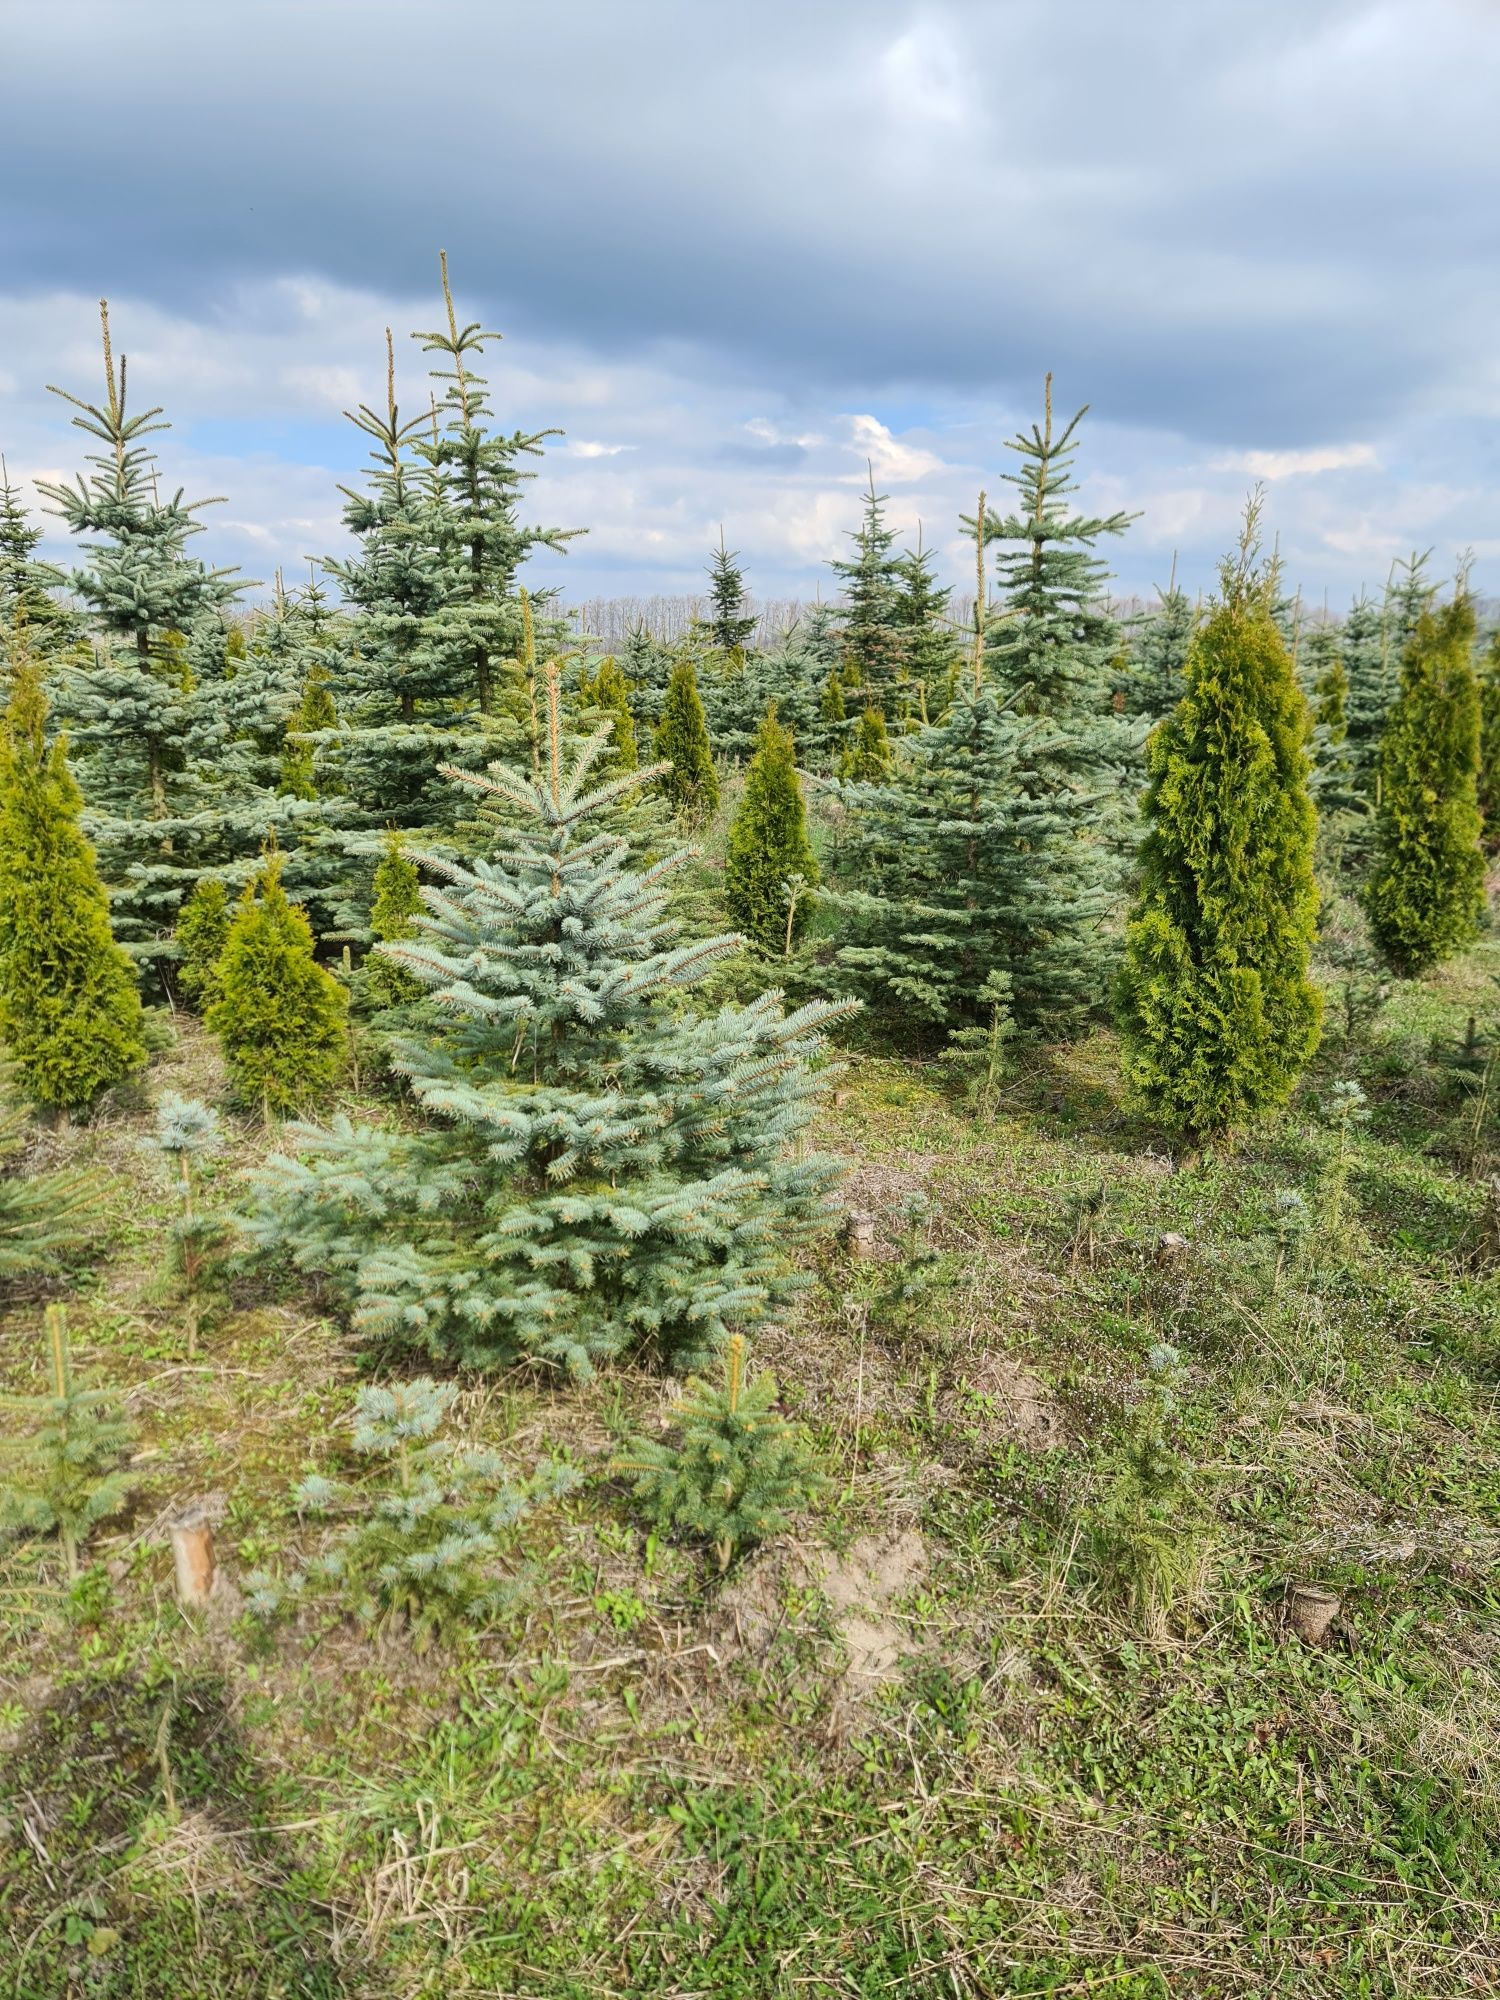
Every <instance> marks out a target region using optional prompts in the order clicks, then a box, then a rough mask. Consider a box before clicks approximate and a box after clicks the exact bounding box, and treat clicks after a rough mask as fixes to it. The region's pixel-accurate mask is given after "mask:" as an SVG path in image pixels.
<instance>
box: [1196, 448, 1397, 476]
mask: <svg viewBox="0 0 1500 2000" xmlns="http://www.w3.org/2000/svg"><path fill="white" fill-rule="evenodd" d="M1214 462H1215V465H1216V466H1218V467H1220V468H1221V469H1222V470H1224V471H1226V472H1248V473H1251V474H1253V475H1254V477H1255V478H1257V479H1289V478H1293V477H1295V476H1298V475H1302V474H1313V473H1319V472H1347V471H1348V470H1349V469H1350V467H1351V466H1359V465H1378V464H1379V463H1380V459H1379V454H1378V453H1377V452H1376V450H1375V447H1374V445H1372V444H1333V445H1314V446H1312V447H1310V448H1309V449H1308V450H1305V451H1241V452H1231V453H1229V454H1228V455H1227V456H1225V457H1223V458H1219V459H1216V460H1215V461H1214Z"/></svg>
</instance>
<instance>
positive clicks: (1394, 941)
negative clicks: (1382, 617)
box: [1366, 588, 1484, 974]
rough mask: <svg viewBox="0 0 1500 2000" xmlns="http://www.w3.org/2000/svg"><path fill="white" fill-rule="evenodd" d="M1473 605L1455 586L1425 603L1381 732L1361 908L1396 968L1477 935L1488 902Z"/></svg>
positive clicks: (1409, 970) (1430, 959) (1439, 955)
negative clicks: (1450, 594) (1370, 857)
mask: <svg viewBox="0 0 1500 2000" xmlns="http://www.w3.org/2000/svg"><path fill="white" fill-rule="evenodd" d="M1473 644H1474V605H1473V600H1472V599H1471V598H1470V597H1469V596H1468V594H1467V592H1466V591H1465V590H1464V589H1462V588H1460V591H1459V594H1458V595H1457V596H1456V597H1455V598H1454V600H1453V602H1452V603H1451V604H1448V605H1445V606H1444V607H1443V609H1442V610H1441V611H1439V612H1438V613H1437V614H1436V615H1435V616H1434V614H1433V613H1432V612H1431V611H1423V612H1422V614H1421V616H1420V618H1419V621H1418V623H1417V627H1416V630H1415V631H1414V633H1413V634H1412V637H1411V640H1410V642H1409V643H1408V645H1407V648H1406V654H1405V658H1404V659H1403V661H1402V665H1401V686H1400V692H1399V693H1398V694H1397V696H1396V700H1395V703H1394V705H1393V707H1392V708H1391V711H1390V714H1389V716H1388V717H1387V720H1386V726H1385V731H1384V733H1383V735H1382V737H1381V740H1380V810H1379V815H1378V818H1377V820H1376V826H1375V846H1376V855H1375V868H1374V873H1373V874H1372V876H1371V879H1370V883H1369V887H1368V890H1367V892H1366V908H1367V910H1368V912H1369V917H1370V928H1371V931H1372V933H1373V935H1374V938H1375V942H1376V944H1377V945H1378V946H1379V947H1380V949H1381V950H1382V951H1383V952H1384V953H1385V955H1386V957H1387V958H1388V959H1389V961H1390V963H1391V965H1392V966H1393V968H1394V969H1395V970H1396V971H1398V972H1401V973H1405V974H1413V973H1419V972H1425V971H1426V970H1427V968H1428V967H1429V966H1432V965H1435V964H1437V963H1438V961H1439V960H1441V959H1444V958H1447V957H1448V956H1450V955H1451V954H1452V953H1453V952H1455V951H1457V950H1459V949H1461V947H1462V946H1464V945H1465V944H1467V943H1468V942H1469V941H1470V939H1471V938H1472V937H1473V936H1474V935H1475V932H1476V931H1477V929H1478V926H1479V918H1480V916H1481V914H1482V912H1483V909H1484V856H1483V853H1482V852H1481V849H1480V832H1481V822H1480V814H1479V801H1478V777H1479V690H1478V686H1477V684H1476V682H1475V678H1474V667H1473V661H1472V657H1471V655H1472V650H1473Z"/></svg>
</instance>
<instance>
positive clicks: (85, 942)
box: [0, 653, 146, 1111]
mask: <svg viewBox="0 0 1500 2000" xmlns="http://www.w3.org/2000/svg"><path fill="white" fill-rule="evenodd" d="M46 720H47V702H46V697H45V696H44V695H43V693H42V688H41V682H40V680H39V679H38V676H37V671H36V667H35V665H34V663H33V662H32V661H31V660H30V658H29V657H28V656H27V655H26V654H24V653H23V654H21V655H19V656H18V658H17V660H16V663H15V669H14V673H13V675H12V680H11V696H10V704H9V707H8V708H7V710H6V712H5V715H4V718H3V721H0V1040H3V1042H4V1043H5V1046H6V1050H7V1053H8V1054H9V1056H10V1058H11V1060H12V1061H13V1062H14V1064H15V1067H16V1076H17V1080H18V1082H19V1083H20V1085H21V1088H22V1089H23V1090H24V1091H25V1092H26V1094H27V1095H28V1096H29V1097H31V1098H33V1099H34V1100H35V1101H36V1102H37V1103H38V1104H41V1105H45V1106H46V1107H48V1108H49V1109H53V1110H67V1111H77V1110H82V1109H83V1108H84V1107H86V1106H87V1105H89V1104H91V1103H92V1102H93V1100H94V1099H95V1098H96V1097H97V1096H98V1094H99V1092H100V1091H101V1090H105V1089H107V1088H108V1087H109V1086H110V1085H111V1084H113V1083H118V1082H119V1081H120V1080H121V1079H122V1078H123V1077H126V1076H129V1075H130V1073H131V1072H132V1071H133V1070H137V1069H139V1068H140V1067H141V1066H142V1064H143V1063H144V1062H145V1060H146V1049H145V1045H144V1043H143V1041H142V1039H141V1003H140V996H139V994H138V993H137V991H136V983H135V974H134V972H133V970H132V969H131V965H130V961H129V960H128V959H127V958H126V956H125V954H124V953H123V952H122V951H121V950H120V947H119V946H118V945H117V944H116V943H115V940H114V938H113V936H112V935H111V932H110V922H109V904H108V901H107V899H106V897H105V893H104V890H103V888H102V887H101V885H100V882H99V874H98V868H97V865H96V863H95V859H94V851H93V849H92V848H91V847H90V846H89V843H88V841H87V840H86V839H85V838H84V836H83V833H82V830H81V828H80V826H79V815H80V812H81V809H82V804H83V801H82V799H81V797H80V795H79V791H78V787H77V785H76V784H75V783H74V782H73V777H72V773H71V772H70V771H69V769H68V761H67V750H66V746H65V744H64V743H63V741H62V739H61V738H58V739H57V740H55V741H54V742H52V743H51V744H49V743H48V741H47V737H46Z"/></svg>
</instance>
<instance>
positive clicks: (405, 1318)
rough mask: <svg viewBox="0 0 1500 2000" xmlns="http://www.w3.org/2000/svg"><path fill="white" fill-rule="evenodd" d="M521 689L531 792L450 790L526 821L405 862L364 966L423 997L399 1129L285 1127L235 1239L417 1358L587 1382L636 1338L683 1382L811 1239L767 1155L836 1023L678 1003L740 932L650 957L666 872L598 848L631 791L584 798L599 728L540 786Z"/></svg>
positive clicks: (481, 781)
mask: <svg viewBox="0 0 1500 2000" xmlns="http://www.w3.org/2000/svg"><path fill="white" fill-rule="evenodd" d="M545 692H546V703H547V748H546V755H545V757H544V762H543V770H542V775H541V778H540V780H539V781H535V782H534V781H533V780H532V779H531V777H530V775H529V773H527V772H526V771H525V770H521V771H507V770H505V769H504V768H503V767H500V766H495V767H492V769H491V771H490V773H489V775H487V776H478V775H475V774H470V773H462V772H458V771H454V772H452V773H451V774H450V775H451V776H452V777H453V779H454V781H455V782H457V783H460V784H462V785H464V786H465V787H467V788H468V789H469V790H470V791H471V792H473V793H474V794H476V795H477V796H478V797H479V798H480V799H481V801H483V800H496V801H498V802H499V803H500V804H501V805H502V806H503V808H504V811H505V812H506V813H507V814H509V815H512V816H514V815H523V816H524V821H525V823H524V824H523V825H521V826H520V827H518V828H514V827H513V828H512V830H510V831H509V832H508V833H507V834H506V836H505V838H504V844H503V846H502V848H501V849H500V851H499V852H497V853H496V854H495V855H494V856H493V858H492V859H489V860H479V861H476V862H474V863H473V864H472V866H465V865H463V864H461V863H458V862H456V861H452V860H450V859H447V858H445V857H443V856H438V855H432V854H424V855H422V856H420V857H419V859H420V862H421V865H422V867H423V870H424V872H428V873H429V874H430V875H431V876H432V877H434V878H436V879H439V880H441V881H442V882H443V884H444V887H443V888H442V889H441V890H439V889H435V888H429V889H427V890H426V891H425V892H424V898H423V900H424V902H425V904H426V909H427V914H426V916H425V917H424V918H423V919H422V921H421V924H420V931H419V935H418V937H417V938H415V939H413V940H411V941H410V942H408V943H403V944H390V945H381V946H379V947H377V949H378V950H379V951H380V952H382V953H383V954H385V955H386V956H388V957H390V958H392V959H393V960H394V961H395V962H396V963H398V964H400V965H401V966H403V967H404V968H405V969H406V970H408V971H409V972H411V973H412V974H413V975H414V976H415V977H416V978H417V979H419V980H420V981H421V982H422V983H423V985H424V986H425V987H427V989H428V990H429V992H430V993H431V995H432V997H433V1000H434V1002H435V1003H436V1004H435V1005H434V1006H433V1007H432V1008H431V1009H430V1011H429V1012H428V1013H427V1015H426V1017H425V1024H424V1027H423V1030H422V1032H421V1034H420V1035H416V1034H414V1035H412V1036H410V1037H407V1038H405V1039H404V1040H402V1041H401V1042H400V1043H399V1044H398V1045H397V1051H398V1062H399V1066H400V1068H401V1070H402V1071H403V1072H404V1074H405V1075H406V1076H407V1077H408V1078H409V1080H410V1086H411V1091H412V1095H413V1098H414V1100H415V1103H416V1106H417V1110H418V1114H419V1119H420V1123H419V1124H418V1125H417V1126H416V1127H415V1128H409V1129H404V1130H400V1131H392V1130H376V1129H373V1128H369V1127H355V1126H353V1125H351V1124H350V1123H349V1122H348V1121H347V1120H342V1119H341V1120H338V1121H336V1122H335V1123H334V1124H333V1125H332V1126H331V1127H330V1128H328V1129H326V1130H320V1129H318V1128H314V1127H302V1128H299V1129H298V1131H297V1132H296V1134H295V1138H296V1142H297V1148H298V1153H299V1156H300V1157H299V1158H297V1159H286V1160H281V1161H277V1162H273V1163H272V1166H271V1168H270V1169H269V1170H268V1172H267V1174H266V1175H265V1176H264V1177H263V1178H262V1180H261V1182H260V1187H259V1196H260V1199H259V1205H258V1207H257V1209H256V1212H255V1215H254V1216H253V1218H252V1227H253V1229H254V1232H255V1234H256V1236H257V1238H258V1240H259V1241H260V1242H261V1243H262V1245H263V1246H265V1248H267V1249H268V1250H271V1251H275V1252H279V1253H284V1252H285V1251H287V1250H290V1251H291V1252H292V1253H293V1255H294V1257H295V1259H296V1261H297V1263H299V1264H300V1265H302V1266H303V1267H304V1268H306V1269H310V1270H317V1271H323V1272H326V1273H328V1275H329V1277H330V1280H331V1282H333V1283H334V1284H335V1285H337V1286H339V1287H340V1288H342V1289H343V1290H344V1291H345V1293H346V1296H347V1297H348V1298H349V1300H350V1302H351V1304H352V1306H353V1308H354V1318H355V1323H356V1325H358V1326H359V1327H361V1328H362V1329H364V1330H365V1331H367V1332H369V1333H374V1334H380V1333H386V1332H388V1333H392V1334H399V1335H400V1336H401V1337H402V1338H404V1339H406V1340H408V1341H411V1342H415V1343H417V1344H419V1345H422V1346H425V1347H427V1348H428V1349H429V1350H430V1351H431V1352H432V1353H433V1354H435V1355H442V1356H446V1357H448V1358H450V1359H454V1358H456V1359H460V1360H463V1361H466V1362H469V1363H473V1364H478V1365H484V1366H500V1365H504V1364H506V1363H509V1362H511V1361H513V1360H516V1359H518V1358H520V1357H522V1356H526V1355H530V1356H533V1357H535V1358H537V1359H539V1360H544V1361H549V1362H553V1363H556V1364H559V1365H561V1366H564V1367H567V1368H569V1369H572V1370H575V1371H577V1372H587V1370H588V1368H589V1367H590V1365H591V1363H592V1362H594V1361H597V1360H600V1359H602V1358H604V1357H606V1356H608V1355H612V1354H618V1353H621V1352H623V1351H625V1350H626V1349H628V1348H631V1347H636V1346H640V1345H643V1344H650V1345H651V1346H652V1347H653V1348H654V1349H655V1350H656V1352H657V1353H658V1354H660V1355H661V1356H663V1357H665V1358H667V1359H668V1360H670V1361H671V1362H673V1363H674V1364H682V1365H697V1364H699V1363H701V1362H702V1360H703V1359H704V1358H705V1357H706V1356H707V1355H708V1354H709V1353H711V1352H712V1351H713V1350H714V1349H716V1348H717V1347H719V1346H720V1345H721V1344H722V1342H723V1341H724V1340H725V1339H726V1338H727V1337H728V1334H729V1331H730V1329H731V1327H732V1326H735V1325H744V1324H748V1323H751V1322H754V1321H755V1320H757V1319H758V1318H760V1317H761V1316H762V1315H763V1314H765V1313H766V1312H768V1311H771V1310H774V1309H775V1308H776V1306H777V1305H778V1304H779V1303H780V1302H782V1301H783V1300H784V1299H785V1298H786V1296H787V1294H788V1289H789V1287H790V1286H792V1285H793V1284H794V1283H795V1274H794V1272H793V1271H792V1270H791V1269H790V1268H789V1263H788V1253H789V1251H790V1249H791V1248H792V1246H793V1245H795V1244H796V1243H797V1242H798V1241H799V1240H801V1239H802V1238H803V1237H805V1236H807V1235H808V1234H809V1233H810V1232H813V1231H816V1230H818V1229H819V1228H821V1227H822V1226H824V1224H825V1223H826V1222H827V1221H828V1220H829V1209H828V1205H827V1196H828V1191H829V1188H830V1186H831V1184H832V1179H833V1177H834V1171H835V1170H834V1168H833V1166H832V1163H831V1162H829V1161H828V1160H826V1159H823V1158H821V1157H818V1156H814V1155H803V1156H801V1157H798V1158H793V1157H789V1155H788V1153H787V1150H786V1149H787V1147H788V1146H789V1144H790V1142H791V1141H792V1140H793V1139H794V1138H795V1137H796V1135H797V1134H799V1133H800V1132H801V1131H803V1130H804V1129H805V1127H806V1125H807V1124H808V1122H809V1120H810V1118H811V1117H812V1115H813V1111H814V1108H815V1104H816V1101H817V1097H818V1093H819V1090H820V1088H821V1085H820V1083H819V1082H818V1081H816V1080H815V1079H814V1076H813V1074H812V1073H811V1071H810V1070H809V1068H808V1058H809V1057H810V1056H811V1055H812V1054H813V1052H814V1050H815V1048H816V1047H817V1045H818V1039H819V1031H820V1030H821V1029H822V1028H823V1027H824V1026H825V1025H826V1024H827V1023H828V1022H830V1021H831V1020H833V1019H834V1018H836V1016H837V1014H838V1013H839V1011H840V1010H839V1009H838V1008H836V1007H831V1006H828V1005H826V1004H823V1003H818V1004H815V1005H812V1006H809V1007H805V1008H802V1009H801V1010H799V1011H798V1012H797V1013H795V1014H793V1015H791V1016H789V1017H787V1016H783V1014H782V1011H781V1008H780V1005H779V1003H778V996H776V995H775V994H767V995H764V996H762V997H761V998H760V999H758V1000H756V1001H753V1002H752V1003H750V1004H749V1005H748V1006H726V1007H722V1008H720V1009H719V1010H718V1012H717V1013H713V1014H706V1015H698V1014H694V1013H692V1012H691V1011H685V1010H684V1008H683V1005H682V1001H681V995H682V993H683V990H684V989H685V988H687V987H689V986H691V985H692V984H693V982H694V981H696V980H698V979H700V978H702V977H703V975H704V974H705V973H706V972H707V971H708V970H709V969H710V968H711V967H712V966H714V965H715V964H717V963H719V962H720V961H722V960H723V959H725V958H727V957H728V956H729V955H730V954H731V953H733V952H734V951H735V950H737V949H738V947H739V944H740V942H741V940H739V939H738V938H735V937H718V938H709V939H707V940H704V941H701V942H695V943H691V944H679V943H677V942H676V941H675V938H674V935H673V930H674V927H673V926H672V925H671V924H670V923H667V922H664V921H663V912H664V909H665V906H666V903H667V898H668V894H669V886H670V878H671V877H672V875H673V874H674V873H675V872H676V871H677V870H678V868H680V867H681V866H682V865H683V863H684V862H685V861H686V860H687V859H689V858H690V857H689V853H688V852H687V851H684V852H681V853H677V854H674V855H670V856H667V857H665V858H664V859H662V860H660V861H658V862H656V863H655V864H654V865H653V866H652V867H651V868H650V869H648V870H647V871H645V872H644V873H641V874H637V873H634V872H633V871H631V870H630V869H629V868H628V867H627V865H626V862H625V843H624V841H623V840H621V839H619V838H616V837H614V836H611V835H608V834H602V833H600V832H599V831H598V830H597V829H598V827H599V824H600V820H601V816H602V815H603V814H604V813H606V812H607V811H608V809H609V808H610V806H611V805H612V804H614V803H615V802H616V801H618V800H619V799H620V798H622V797H624V796H625V794H626V793H627V792H628V791H629V789H630V788H631V786H632V785H634V784H637V783H639V782H641V780H642V779H643V778H645V777H646V776H648V775H649V774H648V773H639V774H631V773H624V774H622V775H621V776H620V777H618V778H615V779H613V780H611V781H608V782H607V783H605V784H604V785H602V786H598V787H596V788H593V789H591V783H592V774H593V772H594V770H595V769H596V766H597V760H598V758H599V756H600V754H601V752H602V751H603V749H604V748H605V746H606V743H607V736H606V733H605V732H604V731H603V730H602V729H601V730H600V731H599V732H598V733H597V734H596V735H595V736H594V737H593V738H592V739H591V740H590V742H589V743H588V744H586V745H585V746H583V748H582V749H581V750H580V752H579V754H578V756H577V759H576V761H574V762H573V764H572V765H571V768H568V769H565V768H564V762H563V751H564V736H563V729H562V715H561V707H562V700H561V693H560V688H559V675H558V670H557V667H556V665H555V664H553V665H551V666H550V667H549V668H548V669H547V673H546V690H545Z"/></svg>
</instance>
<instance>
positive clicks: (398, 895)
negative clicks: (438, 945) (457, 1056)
mask: <svg viewBox="0 0 1500 2000" xmlns="http://www.w3.org/2000/svg"><path fill="white" fill-rule="evenodd" d="M421 908H422V884H421V879H420V877H419V876H418V874H417V871H416V868H415V866H414V865H413V863H412V862H411V861H409V860H408V859H407V857H406V855H405V854H404V853H403V852H402V848H401V836H400V834H399V833H398V832H397V831H396V829H395V828H394V827H392V828H391V829H390V831H389V832H388V833H387V834H386V837H385V853H384V854H383V855H382V856H381V858H380V865H379V867H378V868H377V869H376V870H375V900H374V902H373V903H372V904H371V905H370V931H371V934H372V936H373V937H374V939H375V942H376V943H377V944H395V943H396V942H397V941H398V940H399V939H401V938H409V937H411V936H412V935H413V934H414V933H415V931H416V924H415V923H414V921H413V919H414V918H415V917H416V916H417V915H418V913H419V912H420V910H421ZM365 982H366V984H367V986H368V987H369V989H370V992H371V994H372V995H373V997H374V998H375V1000H376V1001H377V1002H378V1003H379V1004H380V1005H381V1006H384V1007H395V1006H399V1005H400V1004H401V1002H402V1001H405V1000H414V999H415V998H416V996H417V995H418V994H419V993H420V992H421V990H422V988H421V984H420V982H419V981H417V980H415V979H413V978H412V976H411V974H410V973H409V972H408V971H407V970H406V968H405V966H402V965H397V964H396V962H395V961H394V959H389V958H385V957H383V956H382V955H381V954H380V953H379V952H372V953H371V954H370V956H369V958H368V959H367V960H366V962H365Z"/></svg>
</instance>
